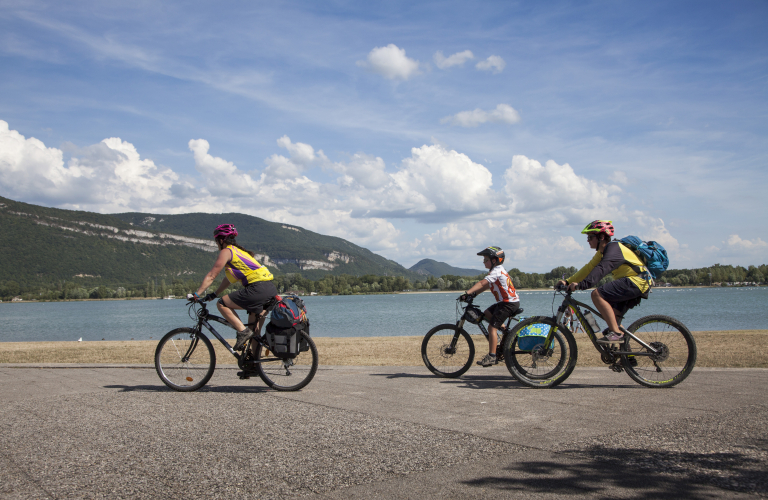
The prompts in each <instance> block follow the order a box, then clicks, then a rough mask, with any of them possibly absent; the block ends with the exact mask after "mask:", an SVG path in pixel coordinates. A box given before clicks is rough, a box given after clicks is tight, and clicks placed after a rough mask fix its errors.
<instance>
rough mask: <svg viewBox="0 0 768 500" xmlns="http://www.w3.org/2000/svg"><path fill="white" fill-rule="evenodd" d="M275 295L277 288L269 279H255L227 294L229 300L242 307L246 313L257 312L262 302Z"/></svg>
mask: <svg viewBox="0 0 768 500" xmlns="http://www.w3.org/2000/svg"><path fill="white" fill-rule="evenodd" d="M275 295H277V288H275V284H274V283H272V282H271V281H257V282H256V283H251V284H250V285H248V286H247V287H245V288H243V289H241V290H237V291H235V292H232V293H230V294H229V300H231V301H232V302H234V303H235V305H237V306H240V307H242V308H243V309H245V310H246V311H248V313H249V314H250V313H253V314H259V313H261V311H263V310H264V304H265V303H266V302H267V301H268V300H269V299H271V298H272V297H274V296H275Z"/></svg>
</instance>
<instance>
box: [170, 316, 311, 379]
mask: <svg viewBox="0 0 768 500" xmlns="http://www.w3.org/2000/svg"><path fill="white" fill-rule="evenodd" d="M269 310H271V307H267V309H265V312H266V311H269ZM189 315H190V317H191V318H192V319H196V321H197V324H196V325H195V326H194V327H192V328H177V329H175V330H172V331H170V332H168V333H167V334H165V336H164V337H163V338H162V339H160V342H159V343H158V344H157V349H155V369H156V370H157V374H158V375H159V376H160V380H162V381H163V382H164V383H165V385H167V386H168V387H170V388H171V389H174V390H176V391H196V390H197V389H200V388H201V387H203V386H204V385H205V384H206V383H208V381H209V380H210V379H211V377H212V376H213V370H214V369H215V368H216V353H215V351H214V350H213V345H211V341H210V340H209V339H208V337H206V336H205V334H203V328H205V329H206V330H208V331H209V332H210V333H211V334H213V336H214V337H216V338H217V339H219V342H221V344H222V345H223V346H224V347H225V348H226V349H227V350H228V351H229V352H230V354H232V355H233V356H234V357H235V358H237V365H238V366H239V367H240V369H241V370H242V371H240V372H238V376H239V377H240V378H241V379H246V378H250V377H251V376H252V375H258V376H259V377H260V378H261V379H262V380H263V381H264V383H265V384H267V385H268V386H269V387H271V388H273V389H275V390H278V391H298V390H299V389H301V388H302V387H305V386H306V385H307V384H309V382H310V381H311V380H312V377H314V376H315V372H317V365H318V355H317V347H315V343H314V341H313V340H312V338H311V337H310V336H309V335H308V334H307V333H306V332H304V331H303V330H301V331H299V332H297V333H296V334H295V335H298V336H299V337H298V338H297V339H296V340H297V342H298V343H299V344H300V345H301V349H300V350H299V352H298V353H297V354H295V355H293V357H291V355H289V354H285V355H282V354H281V355H277V354H275V353H271V352H270V351H269V348H268V344H267V338H266V335H261V336H254V337H252V338H251V339H250V340H249V341H248V342H247V343H246V345H245V349H244V350H243V352H242V354H241V353H238V352H236V351H235V350H234V349H232V347H231V346H230V345H229V343H227V341H226V340H225V339H224V337H222V336H221V334H219V332H217V331H216V330H215V329H214V328H213V327H212V326H211V322H214V321H215V322H217V323H221V324H222V325H224V326H227V327H229V328H232V329H234V327H233V326H232V325H230V324H229V323H228V322H227V320H226V319H224V318H222V317H219V316H215V315H213V314H211V313H210V312H209V311H208V308H207V307H206V305H205V303H204V302H191V304H190V306H189Z"/></svg>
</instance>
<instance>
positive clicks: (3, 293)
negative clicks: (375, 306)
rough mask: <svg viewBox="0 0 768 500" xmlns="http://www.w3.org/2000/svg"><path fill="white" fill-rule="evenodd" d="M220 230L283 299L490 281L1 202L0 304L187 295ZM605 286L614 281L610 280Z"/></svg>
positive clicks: (172, 225)
mask: <svg viewBox="0 0 768 500" xmlns="http://www.w3.org/2000/svg"><path fill="white" fill-rule="evenodd" d="M223 221H226V222H229V223H232V224H235V225H236V226H237V227H238V230H239V231H240V234H241V236H240V237H239V238H238V240H239V242H240V243H242V244H243V246H245V247H246V248H249V249H251V250H253V251H255V252H256V254H257V256H258V258H259V259H260V260H261V261H262V262H263V263H265V264H266V265H268V266H269V267H270V269H271V270H272V271H273V273H274V274H275V276H276V279H275V282H276V283H275V284H276V285H277V286H278V289H279V290H281V291H288V290H290V291H297V292H303V293H310V292H316V293H321V294H330V293H341V294H349V293H376V292H394V291H401V290H411V289H415V290H424V289H429V290H433V289H442V290H446V289H447V290H457V291H460V290H465V289H467V288H469V287H470V286H471V285H472V284H473V283H474V282H476V281H477V280H478V279H481V278H482V277H483V276H484V275H485V272H484V271H476V270H472V269H461V268H456V267H453V266H450V265H449V264H446V263H444V262H437V261H434V260H431V259H425V260H423V261H421V262H419V263H418V264H416V265H415V266H413V268H412V269H411V270H408V269H405V268H404V267H402V266H401V265H399V264H398V263H396V262H394V261H391V260H387V259H385V258H383V257H381V256H379V255H376V254H374V253H373V252H371V251H369V250H367V249H365V248H362V247H359V246H357V245H354V244H352V243H350V242H348V241H345V240H343V239H341V238H335V237H331V236H323V235H321V234H317V233H314V232H312V231H308V230H306V229H304V228H301V227H296V226H290V225H287V224H279V223H274V222H268V221H265V220H263V219H259V218H257V217H250V216H247V215H242V214H223V215H213V214H184V215H156V214H141V213H126V214H116V215H104V214H96V213H92V212H82V211H72V210H60V209H54V208H45V207H39V206H35V205H30V204H27V203H21V202H16V201H13V200H9V199H6V198H2V197H0V228H2V231H1V232H0V256H1V257H0V299H2V300H8V299H10V298H12V297H15V296H17V295H18V296H22V297H24V298H25V299H53V300H56V299H81V298H114V297H157V296H164V295H167V294H175V295H183V294H186V293H188V292H190V291H192V290H195V289H197V287H198V286H199V284H200V281H201V279H202V277H203V275H204V274H205V273H206V272H207V271H208V270H209V269H210V267H211V264H212V262H213V259H214V256H215V252H216V247H215V245H214V243H213V240H212V238H211V232H212V229H213V228H214V227H215V226H216V225H218V224H219V223H221V222H223ZM414 271H417V272H414ZM508 271H509V275H510V277H511V278H512V280H513V281H514V284H515V286H516V287H518V288H546V287H551V286H552V285H553V284H554V283H555V282H556V281H557V280H558V279H560V278H561V277H562V276H563V275H566V276H570V275H571V274H573V273H574V272H576V268H574V267H570V268H566V267H562V266H561V267H556V268H554V269H552V270H551V271H550V272H548V273H528V272H524V271H521V270H519V269H517V268H512V269H509V270H508ZM766 278H768V266H766V265H764V264H763V265H760V266H754V265H750V266H748V267H742V266H731V265H720V264H715V265H713V266H711V267H707V268H700V269H671V270H669V271H667V272H665V273H664V274H663V275H662V276H661V278H660V279H659V280H657V284H663V283H670V284H672V285H683V286H685V285H709V284H710V283H711V284H713V285H715V284H721V283H722V284H723V285H728V284H745V283H763V282H765V280H766ZM605 279H606V280H610V279H611V278H610V275H609V276H608V277H606V278H605Z"/></svg>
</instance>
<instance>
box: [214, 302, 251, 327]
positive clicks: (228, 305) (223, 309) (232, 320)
mask: <svg viewBox="0 0 768 500" xmlns="http://www.w3.org/2000/svg"><path fill="white" fill-rule="evenodd" d="M221 299H222V302H224V303H223V304H222V303H221V302H219V303H217V304H216V307H217V308H218V309H219V312H220V313H221V315H222V316H224V319H226V320H227V322H228V323H229V324H230V325H232V326H233V327H234V328H235V330H236V331H238V332H240V331H242V330H244V329H245V325H243V322H242V321H240V318H239V317H238V315H237V313H236V312H235V311H234V310H233V309H243V308H242V307H240V306H238V305H237V304H235V303H234V302H232V299H230V298H229V295H225V296H224V297H222V298H221Z"/></svg>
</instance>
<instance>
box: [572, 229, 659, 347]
mask: <svg viewBox="0 0 768 500" xmlns="http://www.w3.org/2000/svg"><path fill="white" fill-rule="evenodd" d="M581 233H582V234H586V235H587V242H588V243H589V246H590V248H592V249H594V250H595V256H594V257H592V260H590V261H589V263H588V264H587V265H586V266H584V267H582V268H581V269H580V270H579V271H578V272H577V273H576V274H574V275H573V276H571V277H570V278H568V279H567V280H565V281H560V282H559V283H558V284H559V285H560V286H567V287H568V289H569V290H571V291H573V290H587V289H589V288H592V287H593V286H595V285H597V283H598V282H599V281H600V280H601V279H603V277H604V276H605V275H607V274H608V273H611V274H612V275H613V281H610V282H608V283H606V284H604V285H601V286H599V287H597V288H595V289H594V290H592V302H593V303H594V304H595V307H597V310H598V311H599V312H600V315H601V316H602V317H603V319H604V320H605V322H606V323H608V328H606V329H605V330H604V331H603V335H604V336H603V338H601V339H598V340H597V341H598V342H600V343H601V344H610V343H613V342H621V341H622V339H623V336H624V334H623V333H622V332H621V329H620V328H619V323H618V321H617V320H616V315H617V314H618V315H619V317H623V316H624V315H625V314H626V313H627V311H628V310H629V309H631V308H633V307H635V306H636V305H638V304H639V303H640V300H641V299H642V298H648V290H649V289H650V288H651V285H650V282H649V281H648V280H647V279H645V278H644V277H643V276H642V275H643V274H644V273H645V272H647V270H646V268H645V266H644V265H643V263H642V262H641V261H640V259H639V258H638V257H637V255H635V252H633V251H632V250H630V249H629V248H627V247H625V246H624V245H623V244H622V243H621V242H618V241H611V236H613V233H614V229H613V223H612V222H611V221H609V220H596V221H592V222H590V223H589V224H587V227H585V228H584V230H583V231H581Z"/></svg>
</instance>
